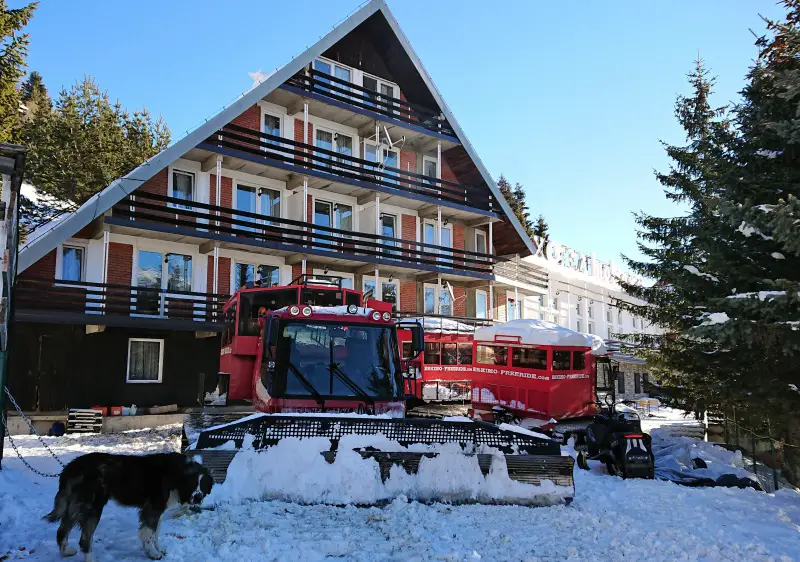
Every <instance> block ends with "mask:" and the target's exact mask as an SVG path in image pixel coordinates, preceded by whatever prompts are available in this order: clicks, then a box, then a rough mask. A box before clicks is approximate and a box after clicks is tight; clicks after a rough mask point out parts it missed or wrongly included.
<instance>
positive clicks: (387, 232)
mask: <svg viewBox="0 0 800 562" xmlns="http://www.w3.org/2000/svg"><path fill="white" fill-rule="evenodd" d="M381 235H383V236H386V237H388V238H397V217H395V216H394V215H386V214H381ZM380 243H381V244H383V245H384V246H394V245H395V241H394V240H380ZM383 252H386V253H388V254H389V257H392V258H396V257H398V255H399V254H398V252H397V251H395V250H386V249H384V250H383Z"/></svg>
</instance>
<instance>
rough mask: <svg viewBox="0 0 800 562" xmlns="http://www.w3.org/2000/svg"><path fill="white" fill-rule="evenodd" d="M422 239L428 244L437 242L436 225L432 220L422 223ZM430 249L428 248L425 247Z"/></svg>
mask: <svg viewBox="0 0 800 562" xmlns="http://www.w3.org/2000/svg"><path fill="white" fill-rule="evenodd" d="M422 241H423V242H425V243H426V244H436V225H434V224H433V223H432V222H424V223H422ZM424 249H425V250H426V251H428V248H424Z"/></svg>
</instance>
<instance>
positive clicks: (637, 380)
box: [633, 373, 642, 394]
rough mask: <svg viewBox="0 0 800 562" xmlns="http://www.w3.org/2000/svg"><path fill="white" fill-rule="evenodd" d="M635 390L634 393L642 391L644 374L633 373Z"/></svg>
mask: <svg viewBox="0 0 800 562" xmlns="http://www.w3.org/2000/svg"><path fill="white" fill-rule="evenodd" d="M633 392H634V394H641V393H642V375H641V374H639V373H633Z"/></svg>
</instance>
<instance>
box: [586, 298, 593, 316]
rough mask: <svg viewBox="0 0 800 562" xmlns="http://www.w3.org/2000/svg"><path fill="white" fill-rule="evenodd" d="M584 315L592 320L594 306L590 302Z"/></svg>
mask: <svg viewBox="0 0 800 562" xmlns="http://www.w3.org/2000/svg"><path fill="white" fill-rule="evenodd" d="M586 315H587V316H588V317H589V318H594V304H592V303H591V302H590V303H589V304H587V305H586Z"/></svg>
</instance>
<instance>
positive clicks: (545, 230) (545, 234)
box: [533, 215, 550, 256]
mask: <svg viewBox="0 0 800 562" xmlns="http://www.w3.org/2000/svg"><path fill="white" fill-rule="evenodd" d="M533 236H534V237H535V240H536V244H537V245H538V246H540V247H541V254H542V255H543V256H547V245H548V244H549V243H550V227H549V226H548V225H547V221H546V220H545V219H544V215H539V217H538V218H537V219H536V224H534V225H533Z"/></svg>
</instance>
